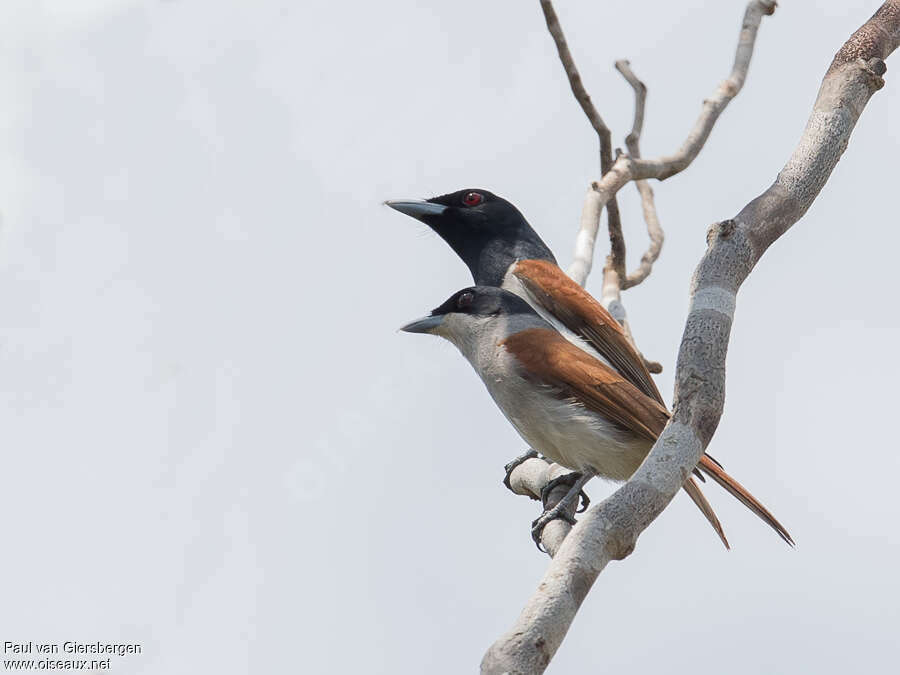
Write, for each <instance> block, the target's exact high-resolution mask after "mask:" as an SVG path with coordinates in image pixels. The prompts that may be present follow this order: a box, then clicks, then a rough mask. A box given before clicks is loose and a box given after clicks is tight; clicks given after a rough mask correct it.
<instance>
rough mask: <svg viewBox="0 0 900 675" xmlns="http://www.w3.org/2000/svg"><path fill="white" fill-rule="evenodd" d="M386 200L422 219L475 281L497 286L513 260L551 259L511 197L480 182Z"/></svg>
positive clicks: (390, 204)
mask: <svg viewBox="0 0 900 675" xmlns="http://www.w3.org/2000/svg"><path fill="white" fill-rule="evenodd" d="M385 203H386V204H387V205H388V206H390V207H392V208H394V209H396V210H398V211H400V212H402V213H406V214H407V215H409V216H412V217H413V218H416V219H418V220H421V221H422V222H423V223H425V224H426V225H428V226H429V227H430V228H431V229H432V230H434V231H435V232H436V233H437V234H438V235H440V237H441V238H442V239H443V240H444V241H446V242H447V243H448V244H450V246H451V248H452V249H453V250H454V251H456V253H457V254H458V255H459V257H460V258H462V260H463V262H465V263H466V265H468V267H469V270H470V271H471V272H472V276H473V277H474V279H475V283H477V284H480V285H485V286H499V285H500V284H501V283H502V282H503V277H504V276H505V275H506V271H507V269H508V268H509V266H510V265H511V264H512V263H514V262H515V261H516V260H527V259H538V260H549V261H551V262H553V263H555V262H556V260H555V259H554V257H553V254H552V253H551V252H550V249H549V248H547V246H546V244H544V242H543V241H541V238H540V237H539V236H538V235H537V233H536V232H535V231H534V230H533V229H532V227H531V225H529V224H528V221H527V220H525V217H524V216H523V215H522V214H521V213H520V212H519V210H518V209H517V208H516V207H515V206H513V205H512V204H511V203H509V202H508V201H506V200H505V199H503V198H502V197H498V196H497V195H495V194H493V193H492V192H489V191H487V190H483V189H480V188H467V189H465V190H458V191H457V192H451V193H449V194H446V195H441V196H440V197H432V198H431V199H429V200H427V201H424V202H412V201H389V202H385Z"/></svg>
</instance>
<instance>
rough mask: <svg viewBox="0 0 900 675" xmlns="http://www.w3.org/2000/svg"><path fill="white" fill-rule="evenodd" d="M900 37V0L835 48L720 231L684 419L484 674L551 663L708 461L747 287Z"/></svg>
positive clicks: (693, 312)
mask: <svg viewBox="0 0 900 675" xmlns="http://www.w3.org/2000/svg"><path fill="white" fill-rule="evenodd" d="M898 46H900V0H888V1H887V2H885V3H884V4H883V5H882V6H881V8H880V9H879V10H878V11H877V12H876V13H875V15H874V16H873V17H872V18H871V19H869V21H867V22H866V23H865V24H864V25H863V26H862V27H861V28H860V29H859V30H858V31H857V32H856V33H854V35H853V36H852V37H851V38H850V39H849V40H848V41H847V43H846V44H845V45H844V46H843V48H842V49H841V50H840V51H839V52H838V53H837V55H836V56H835V58H834V61H833V62H832V64H831V67H830V68H829V69H828V72H827V73H826V75H825V78H824V79H823V81H822V86H821V87H820V89H819V93H818V96H817V98H816V102H815V104H814V106H813V111H812V115H811V116H810V119H809V121H808V122H807V125H806V129H805V130H804V132H803V135H802V136H801V138H800V142H799V144H798V145H797V148H796V149H795V150H794V153H793V155H792V156H791V158H790V159H789V160H788V162H787V164H786V165H785V167H784V168H783V169H782V170H781V172H780V173H779V174H778V176H777V177H776V179H775V182H774V183H773V184H772V186H771V187H769V188H768V189H767V190H766V191H765V192H763V194H761V195H760V196H759V197H757V198H755V199H754V200H752V201H751V202H750V203H748V204H747V205H746V206H745V207H744V208H743V209H742V210H741V212H740V213H739V214H738V215H737V216H736V217H735V218H734V219H732V220H726V221H723V222H721V223H717V224H715V225H714V226H713V227H712V228H710V231H709V234H708V237H707V241H708V248H707V251H706V253H705V255H704V256H703V259H702V260H701V261H700V264H699V265H698V267H697V269H696V271H695V273H694V278H693V282H692V288H691V308H690V312H689V314H688V318H687V322H686V325H685V329H684V335H683V337H682V341H681V349H680V351H679V355H678V364H677V368H676V373H675V405H674V412H673V416H672V419H671V420H670V422H669V423H668V425H666V427H665V429H664V430H663V433H662V435H661V436H660V437H659V439H658V440H657V442H656V444H655V445H654V446H653V449H652V450H651V452H650V454H649V455H648V456H647V458H646V460H645V461H644V462H643V464H641V466H640V468H639V469H638V470H637V472H636V473H635V474H634V475H633V476H632V477H631V479H630V480H629V481H628V482H627V483H626V484H625V485H624V486H622V488H620V489H619V490H618V491H616V493H615V494H613V495H612V496H611V497H610V498H609V499H607V500H605V501H604V502H603V503H602V504H600V505H599V506H596V507H594V508H592V509H590V510H589V511H588V512H587V514H585V516H584V517H583V518H582V519H581V521H580V522H579V523H578V524H577V525H576V526H575V527H574V528H573V529H572V532H571V533H570V534H569V536H568V537H566V539H565V541H564V542H563V544H562V546H561V547H560V549H559V551H558V552H557V554H556V556H555V557H554V559H553V561H552V562H551V564H550V566H549V568H548V570H547V572H546V574H545V575H544V578H543V580H542V581H541V583H540V586H539V587H538V590H537V591H536V592H535V594H534V595H533V596H532V598H531V599H530V600H529V602H528V604H527V605H526V607H525V609H524V610H523V611H522V613H521V614H520V616H519V618H518V619H517V621H516V623H515V625H514V626H513V628H512V629H511V630H510V631H509V632H508V633H507V634H506V635H504V636H503V637H501V638H500V639H499V640H498V641H497V642H496V643H494V645H493V646H492V647H491V648H490V649H489V650H488V652H487V654H486V655H485V657H484V659H483V661H482V664H481V667H482V672H483V673H502V672H509V673H540V672H543V670H544V669H545V668H546V666H547V664H548V663H549V662H550V659H551V658H552V657H553V654H554V653H555V652H556V649H557V648H558V647H559V644H560V643H561V642H562V639H563V637H564V636H565V634H566V632H567V631H568V627H569V625H570V624H571V622H572V619H573V618H574V616H575V613H576V612H577V611H578V608H579V606H580V605H581V602H582V601H583V600H584V598H585V596H586V595H587V593H588V591H589V590H590V588H591V586H592V584H593V583H594V581H595V579H596V578H597V575H598V574H599V573H600V572H601V571H602V570H603V569H604V567H606V565H607V563H608V562H609V561H610V560H620V559H622V558H624V557H625V556H627V555H628V554H629V553H630V552H631V551H632V550H633V549H634V546H635V542H636V541H637V537H638V536H639V535H640V533H641V532H642V531H643V530H644V529H645V528H646V527H647V526H648V525H649V524H650V523H651V522H652V521H653V520H654V519H655V518H656V517H657V516H658V515H659V514H660V513H661V512H662V510H663V509H664V508H665V507H666V506H667V505H668V503H669V501H670V500H671V499H672V498H673V497H674V496H675V494H676V493H677V492H678V490H679V489H680V488H681V486H682V483H683V481H684V480H685V479H686V478H687V477H688V476H689V475H690V472H691V470H692V469H693V467H695V466H696V464H697V461H698V460H699V459H700V457H701V455H702V454H703V451H704V449H705V448H706V446H707V445H708V444H709V441H710V439H711V438H712V436H713V433H714V432H715V430H716V427H717V426H718V423H719V418H720V416H721V413H722V409H723V406H724V393H725V356H726V351H727V347H728V339H729V335H730V333H731V325H732V320H733V316H734V308H735V303H736V294H737V290H738V288H739V287H740V286H741V284H742V283H743V282H744V280H745V279H746V278H747V276H748V275H749V274H750V272H751V270H752V269H753V267H754V266H755V265H756V263H757V262H758V261H759V259H760V257H761V256H762V255H763V253H764V252H765V251H766V249H767V248H768V247H769V246H770V245H771V244H772V242H774V241H775V240H776V239H777V238H778V237H780V236H781V235H782V234H784V233H785V232H786V231H787V230H788V229H789V228H790V227H791V226H792V225H793V224H794V223H795V222H797V221H798V220H799V219H800V218H801V217H802V216H803V214H804V213H806V211H807V209H808V208H809V207H810V205H811V204H812V202H813V201H814V200H815V198H816V197H817V196H818V194H819V192H820V191H821V190H822V188H823V187H824V185H825V183H826V181H827V180H828V178H829V176H830V175H831V172H832V170H833V169H834V167H835V165H836V164H837V162H838V160H839V159H840V157H841V155H842V154H843V151H844V150H845V148H846V147H847V144H848V143H849V140H850V134H851V132H852V131H853V128H854V126H855V125H856V122H857V121H858V119H859V116H860V115H861V114H862V111H863V109H864V108H865V106H866V104H867V103H868V100H869V98H870V97H871V96H872V95H873V94H874V93H875V92H876V91H877V90H878V89H880V88H881V87H882V86H884V80H882V79H881V75H883V74H884V72H885V64H884V61H883V59H884V58H886V57H887V56H888V55H889V54H890V53H891V52H892V51H894V50H895V49H896V48H897V47H898Z"/></svg>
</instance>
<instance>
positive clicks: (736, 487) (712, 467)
mask: <svg viewBox="0 0 900 675" xmlns="http://www.w3.org/2000/svg"><path fill="white" fill-rule="evenodd" d="M698 466H699V468H700V469H701V470H702V471H703V472H704V473H705V474H706V475H707V476H709V477H710V478H712V479H713V480H714V481H716V482H717V483H718V484H719V485H721V486H722V487H723V488H725V489H726V490H727V491H728V492H730V493H731V494H732V495H733V496H734V497H735V498H736V499H737V500H738V501H739V502H741V503H742V504H743V505H744V506H746V507H747V508H748V509H750V510H751V511H753V513H755V514H756V515H757V516H759V517H760V518H762V519H763V520H764V521H765V522H766V523H768V525H769V527H771V528H772V529H773V530H775V531H776V532H777V533H778V536H779V537H781V538H782V539H784V540H785V541H786V542H787V543H788V544H790V545H791V546H793V545H794V540H793V539H791V535H790V534H788V531H787V530H786V529H784V526H783V525H782V524H781V523H779V522H778V521H777V520H776V519H775V516H773V515H772V514H771V513H769V510H768V509H767V508H766V507H765V506H763V505H762V504H761V503H760V502H759V501H758V500H757V499H756V497H754V496H753V495H751V494H750V493H749V492H748V491H747V489H746V488H745V487H744V486H743V485H741V484H740V483H738V482H737V481H736V480H735V479H734V478H732V477H731V476H729V475H728V474H727V473H725V469H723V468H722V466H721V465H720V464H719V463H718V462H716V461H715V460H714V459H712V458H711V457H709V456H708V455H703V457H701V458H700V463H699V464H698ZM685 490H687V483H685ZM688 494H690V492H688ZM691 498H692V499H694V496H693V495H691ZM694 502H695V503H697V506H700V504H699V502H697V500H696V499H694ZM700 510H701V511H703V507H702V506H701V507H700ZM704 515H706V512H705V511H704ZM706 517H707V518H709V516H708V515H707V516H706ZM710 522H711V521H710ZM717 522H718V521H717ZM713 527H715V525H714V526H713ZM720 536H721V535H720Z"/></svg>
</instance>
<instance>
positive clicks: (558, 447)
mask: <svg viewBox="0 0 900 675" xmlns="http://www.w3.org/2000/svg"><path fill="white" fill-rule="evenodd" d="M451 321H452V320H451ZM516 321H517V317H516V316H512V317H497V318H493V319H490V320H486V321H484V323H483V324H482V325H481V326H480V327H479V328H477V329H475V330H472V327H471V326H468V327H467V329H466V330H465V331H462V330H461V331H459V333H458V335H459V337H461V338H464V339H463V340H455V339H453V338H452V337H451V336H450V335H448V336H447V337H448V338H450V339H451V341H453V342H454V343H455V344H456V345H457V347H459V349H460V351H461V352H462V353H463V355H464V356H465V357H466V358H467V359H468V360H469V362H470V363H471V364H472V367H473V368H475V371H476V372H477V373H478V375H479V376H480V377H481V379H482V381H483V382H484V384H485V386H486V387H487V390H488V392H489V393H490V395H491V397H492V398H493V399H494V401H495V402H496V403H497V406H498V407H499V408H500V410H501V411H502V412H503V414H504V415H505V416H506V418H507V419H508V420H509V421H510V423H511V424H512V425H513V427H515V429H516V431H518V432H519V435H520V436H522V438H523V439H524V440H525V442H526V443H528V444H529V445H530V446H531V447H532V448H534V449H535V450H537V451H538V452H540V453H541V454H542V455H544V456H545V457H548V458H549V459H551V460H553V461H554V462H556V463H558V464H561V465H563V466H565V467H568V468H570V469H573V470H576V471H582V470H584V469H587V468H591V469H593V470H594V471H595V472H596V473H597V474H598V475H601V476H605V477H607V478H612V479H615V480H626V479H628V478H629V477H630V476H631V474H632V473H634V471H635V470H636V469H637V467H638V466H639V465H640V463H641V462H642V461H643V459H644V457H645V456H646V454H647V452H648V451H649V449H650V446H651V443H649V442H648V441H646V440H645V439H642V438H639V437H637V436H636V435H634V434H632V433H631V432H628V431H624V430H622V429H621V428H619V427H616V426H614V425H613V424H611V423H610V422H608V421H607V420H605V419H604V418H603V417H601V416H600V415H598V414H597V413H595V412H593V411H591V410H588V409H586V408H585V407H584V406H582V405H580V404H579V403H577V402H574V401H572V400H566V399H561V398H559V397H558V395H557V392H556V391H555V390H554V389H553V388H552V387H549V386H546V385H540V384H536V383H535V382H534V381H533V380H530V379H527V378H526V377H525V375H526V374H525V373H524V372H523V368H522V366H521V364H520V363H519V361H518V360H517V359H516V358H515V356H513V355H512V354H511V353H509V352H508V351H507V350H506V347H504V346H503V345H502V344H501V342H502V341H503V339H504V338H505V337H507V336H508V335H510V334H512V333H515V332H518V330H522V329H525V328H528V327H529V326H519V325H516ZM448 328H449V329H450V332H452V333H457V331H455V330H453V327H452V325H451V326H448Z"/></svg>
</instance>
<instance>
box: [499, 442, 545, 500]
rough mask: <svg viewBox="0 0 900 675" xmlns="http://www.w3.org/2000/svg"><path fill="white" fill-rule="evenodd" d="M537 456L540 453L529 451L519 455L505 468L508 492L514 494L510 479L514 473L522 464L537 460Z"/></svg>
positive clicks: (505, 482) (504, 479)
mask: <svg viewBox="0 0 900 675" xmlns="http://www.w3.org/2000/svg"><path fill="white" fill-rule="evenodd" d="M537 456H538V453H537V452H536V451H534V450H529V451H528V452H525V453H523V454H521V455H519V456H518V457H516V458H515V459H514V460H512V461H511V462H509V463H508V464H507V465H506V466H504V467H503V470H504V471H505V472H506V475H505V476H504V477H503V484H504V485H505V486H506V489H507V490H509V491H510V492H513V489H512V485H511V484H510V477H511V476H512V472H513V471H515V470H516V468H517V467H518V466H519V465H520V464H522V463H524V462H526V461H528V460H529V459H535V458H536V457H537Z"/></svg>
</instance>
